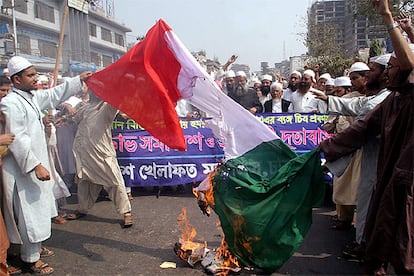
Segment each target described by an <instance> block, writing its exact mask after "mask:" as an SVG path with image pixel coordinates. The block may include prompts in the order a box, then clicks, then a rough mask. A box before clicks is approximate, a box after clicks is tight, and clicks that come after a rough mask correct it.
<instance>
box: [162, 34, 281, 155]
mask: <svg viewBox="0 0 414 276" xmlns="http://www.w3.org/2000/svg"><path fill="white" fill-rule="evenodd" d="M165 39H166V41H167V43H168V45H169V47H170V50H171V51H172V52H173V53H174V55H175V57H176V58H177V60H178V62H179V63H180V64H181V71H180V74H179V77H178V84H177V85H178V89H179V90H180V92H181V95H182V98H184V99H187V100H188V101H189V102H190V103H191V104H192V105H194V106H195V107H197V108H199V109H200V110H202V111H204V112H206V113H207V114H209V116H211V117H212V118H213V119H212V120H211V121H208V122H206V126H207V127H209V128H211V129H212V130H213V133H214V135H215V136H216V138H218V139H220V140H221V141H222V142H223V143H224V152H225V156H226V159H231V158H236V157H239V156H241V155H243V154H244V153H246V152H248V151H250V150H251V149H253V148H255V147H256V146H257V145H259V144H261V143H262V142H269V141H272V140H275V139H278V138H279V137H278V136H277V135H276V133H274V132H273V131H272V130H270V129H269V127H268V126H266V125H265V124H264V123H262V122H261V121H260V120H259V119H258V118H257V117H256V116H254V115H253V114H251V113H250V112H249V111H247V110H246V109H244V108H243V107H242V106H241V105H239V104H238V103H236V102H235V101H233V100H232V99H231V98H230V97H228V96H227V95H226V94H224V93H223V92H222V91H221V90H220V88H219V87H218V86H217V84H216V83H215V82H214V80H213V79H212V78H211V76H210V75H208V74H207V72H206V71H205V70H204V69H203V68H202V67H201V65H200V64H199V63H198V62H197V61H196V60H195V58H194V57H193V56H192V55H191V53H190V52H189V51H188V50H187V48H186V47H185V46H184V45H183V43H182V42H181V41H180V39H179V38H178V37H177V36H176V35H175V34H174V32H173V31H167V32H166V33H165Z"/></svg>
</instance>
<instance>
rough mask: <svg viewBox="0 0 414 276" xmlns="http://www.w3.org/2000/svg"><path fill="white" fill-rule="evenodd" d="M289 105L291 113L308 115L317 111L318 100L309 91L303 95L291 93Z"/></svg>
mask: <svg viewBox="0 0 414 276" xmlns="http://www.w3.org/2000/svg"><path fill="white" fill-rule="evenodd" d="M290 105H291V106H292V111H293V112H304V113H309V112H314V111H318V110H319V109H318V100H317V99H316V97H315V96H314V95H313V94H312V92H310V91H308V92H306V93H305V94H303V93H300V92H299V91H296V92H293V94H292V98H291V104H290Z"/></svg>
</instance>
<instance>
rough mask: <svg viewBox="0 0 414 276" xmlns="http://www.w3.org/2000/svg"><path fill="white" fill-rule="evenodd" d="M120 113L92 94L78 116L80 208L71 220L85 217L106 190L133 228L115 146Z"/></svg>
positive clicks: (76, 146)
mask: <svg viewBox="0 0 414 276" xmlns="http://www.w3.org/2000/svg"><path fill="white" fill-rule="evenodd" d="M117 113H118V110H117V109H116V108H114V107H113V106H111V105H109V104H108V103H106V102H103V101H102V100H100V99H99V98H97V97H96V96H95V95H94V94H93V93H91V94H90V100H89V103H87V104H86V105H85V106H83V107H81V108H80V109H79V111H78V113H77V114H76V116H75V121H76V122H78V123H79V124H78V130H77V132H76V136H75V140H74V143H73V153H74V155H75V162H76V171H77V172H76V176H77V184H78V202H79V207H78V210H77V212H75V213H73V214H69V215H68V219H77V218H79V217H81V216H83V215H85V214H86V213H87V212H88V210H89V209H90V208H92V206H93V205H94V204H95V202H96V200H97V198H98V196H99V192H100V191H101V190H102V188H105V190H106V191H107V192H108V195H109V197H110V199H111V200H112V201H113V203H114V204H115V207H116V209H117V212H118V213H119V214H122V215H124V225H123V226H124V227H130V226H132V215H131V203H130V202H129V199H128V195H127V192H126V190H125V182H124V178H123V176H122V173H121V170H120V168H119V165H118V160H117V158H116V151H115V148H114V146H113V143H112V133H111V127H112V121H113V120H114V119H115V116H116V114H117Z"/></svg>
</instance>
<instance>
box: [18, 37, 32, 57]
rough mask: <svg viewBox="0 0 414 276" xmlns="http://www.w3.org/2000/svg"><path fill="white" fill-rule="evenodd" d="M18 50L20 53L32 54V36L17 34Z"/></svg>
mask: <svg viewBox="0 0 414 276" xmlns="http://www.w3.org/2000/svg"><path fill="white" fill-rule="evenodd" d="M17 45H18V52H19V53H20V54H26V55H31V54H32V49H31V47H30V37H28V36H25V35H18V36H17Z"/></svg>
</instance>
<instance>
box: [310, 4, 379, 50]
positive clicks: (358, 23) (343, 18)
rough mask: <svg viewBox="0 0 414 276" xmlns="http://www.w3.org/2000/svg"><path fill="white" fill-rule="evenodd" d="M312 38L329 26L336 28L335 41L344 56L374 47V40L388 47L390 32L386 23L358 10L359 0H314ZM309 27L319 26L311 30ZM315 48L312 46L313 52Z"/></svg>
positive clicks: (315, 37)
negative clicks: (387, 38) (386, 42)
mask: <svg viewBox="0 0 414 276" xmlns="http://www.w3.org/2000/svg"><path fill="white" fill-rule="evenodd" d="M308 22H310V24H308V34H315V35H314V37H312V36H310V37H309V39H317V36H316V33H317V32H318V30H320V31H322V30H323V29H324V28H326V27H327V26H329V27H334V31H333V35H334V36H335V43H336V44H337V45H339V48H340V49H341V51H343V54H344V57H346V58H352V57H355V56H357V55H359V53H360V51H364V50H365V49H367V48H369V47H370V46H371V43H372V41H373V40H374V39H376V40H379V41H380V43H382V44H383V45H384V46H385V40H386V37H385V35H386V33H385V32H384V28H383V26H382V24H379V23H378V22H375V21H373V20H372V19H369V17H367V16H365V15H363V14H361V13H360V12H359V11H358V5H357V0H314V1H313V2H312V4H311V6H310V8H309V10H308ZM309 28H316V29H317V30H316V32H315V30H310V29H309ZM312 50H313V49H309V53H310V54H311V55H312V52H314V51H312Z"/></svg>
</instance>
